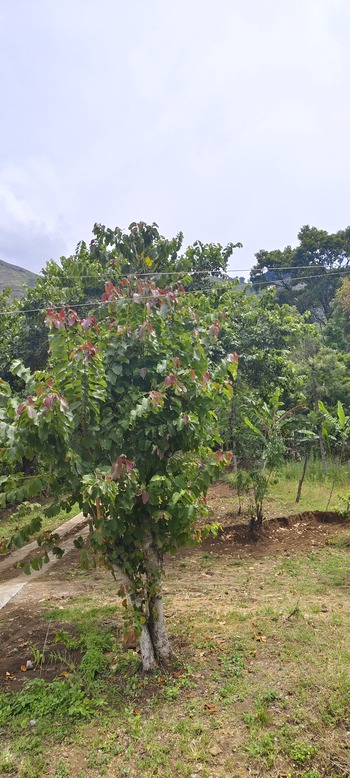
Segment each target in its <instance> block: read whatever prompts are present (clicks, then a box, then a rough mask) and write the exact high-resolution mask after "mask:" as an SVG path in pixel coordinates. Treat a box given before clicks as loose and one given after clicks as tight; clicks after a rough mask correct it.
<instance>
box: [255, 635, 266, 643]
mask: <svg viewBox="0 0 350 778" xmlns="http://www.w3.org/2000/svg"><path fill="white" fill-rule="evenodd" d="M256 640H257V641H258V643H266V637H265V635H257V636H256Z"/></svg>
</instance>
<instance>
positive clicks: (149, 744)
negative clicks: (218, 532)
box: [0, 542, 350, 778]
mask: <svg viewBox="0 0 350 778" xmlns="http://www.w3.org/2000/svg"><path fill="white" fill-rule="evenodd" d="M187 560H188V561H187V565H186V567H185V568H183V567H181V562H180V561H177V560H169V562H168V564H167V581H166V587H167V594H166V597H165V610H166V614H167V616H168V621H169V626H170V630H171V633H172V636H173V641H174V645H175V650H176V652H177V662H176V665H175V666H174V668H173V669H172V670H170V671H165V670H163V671H160V672H158V673H156V674H155V675H154V676H142V674H141V673H140V666H139V657H138V654H137V653H136V652H135V651H133V650H131V651H126V652H125V651H123V649H122V646H121V640H120V636H121V633H122V625H123V613H122V611H123V608H122V607H121V606H120V605H118V604H116V595H115V589H116V587H115V584H114V583H113V580H112V579H111V578H110V576H109V575H108V574H107V572H106V573H102V572H101V574H100V575H99V578H98V588H96V591H93V592H90V591H89V592H86V590H85V589H84V579H82V577H81V575H79V577H77V578H76V579H75V580H76V582H77V584H76V585H77V593H76V597H75V599H74V600H69V601H68V602H66V603H65V604H64V606H63V610H62V609H61V608H53V607H52V603H50V602H48V603H47V604H41V606H38V617H39V616H40V618H42V617H43V616H45V618H46V619H48V620H50V622H51V630H53V631H54V633H55V634H56V636H57V640H59V641H61V643H62V642H63V643H64V645H65V647H66V649H67V652H68V653H69V652H70V651H71V650H72V649H74V648H75V649H76V648H77V647H78V646H79V647H80V649H81V658H80V660H79V662H78V663H77V666H76V667H73V668H70V672H69V674H68V677H65V678H58V679H57V680H55V681H53V682H52V683H51V684H47V683H45V682H44V681H43V680H42V679H40V678H38V679H36V680H35V681H32V682H30V683H27V684H26V685H25V686H24V687H23V689H22V690H21V691H20V692H18V693H15V694H7V695H3V696H2V698H1V699H0V711H1V715H0V730H1V739H2V747H1V750H0V753H1V759H0V776H1V775H12V776H18V778H30V777H32V778H33V777H35V778H44V776H45V777H46V776H48V778H66V777H67V776H68V777H70V776H72V777H73V776H79V775H80V778H97V777H98V776H100V775H101V776H107V778H114V777H115V776H118V778H119V776H129V778H136V776H139V775H142V776H144V778H163V777H165V778H183V776H184V777H185V778H186V776H187V778H190V776H191V775H193V774H196V773H197V774H198V775H200V776H201V778H211V777H212V776H215V778H216V777H217V776H218V777H219V778H224V777H225V776H226V775H237V776H240V775H242V776H244V775H247V774H252V775H264V776H266V778H272V777H273V776H276V775H278V774H281V775H286V776H288V775H289V776H291V778H292V777H293V778H294V777H295V778H299V776H300V778H317V776H323V775H327V776H333V778H341V776H344V775H346V774H347V773H346V769H345V767H344V769H343V772H339V770H338V772H337V767H334V768H333V767H332V766H329V754H330V750H331V753H332V758H334V764H335V765H336V764H339V765H342V764H345V763H346V760H348V750H347V749H346V747H345V746H346V738H345V732H346V731H348V729H349V727H350V682H349V667H350V652H349V645H348V634H349V629H350V605H349V585H350V554H349V551H348V549H347V548H345V547H344V545H342V544H340V543H338V542H337V543H334V544H332V545H327V546H325V547H324V548H318V549H317V550H315V551H314V552H312V554H311V553H310V554H308V553H299V554H297V555H295V556H292V557H287V558H285V559H280V558H279V559H276V558H271V557H266V558H259V559H258V560H256V559H254V557H252V558H247V559H245V560H241V561H242V562H243V564H242V565H232V564H230V562H229V561H227V560H226V559H225V558H223V557H221V556H219V554H215V553H213V554H212V555H211V558H210V560H208V559H207V558H206V557H204V556H203V552H202V551H201V550H200V549H197V550H196V551H194V552H193V553H191V556H190V557H187ZM208 561H210V572H211V573H212V575H210V576H207V575H206V574H205V570H206V569H207V568H206V565H207V564H208ZM204 563H205V565H204ZM73 572H74V571H72V572H71V573H69V571H67V575H68V574H69V575H72V574H73ZM84 576H86V578H87V580H90V581H91V580H94V579H91V578H88V574H87V573H84ZM199 582H200V586H198V584H199ZM195 595H196V596H195ZM39 611H40V613H39ZM330 744H331V745H330Z"/></svg>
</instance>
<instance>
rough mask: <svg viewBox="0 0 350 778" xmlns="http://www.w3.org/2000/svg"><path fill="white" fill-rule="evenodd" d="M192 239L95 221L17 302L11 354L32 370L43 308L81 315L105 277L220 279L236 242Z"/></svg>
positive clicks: (43, 335) (40, 355)
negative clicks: (73, 247) (16, 333)
mask: <svg viewBox="0 0 350 778" xmlns="http://www.w3.org/2000/svg"><path fill="white" fill-rule="evenodd" d="M240 245H241V244H233V243H229V244H228V245H227V246H225V247H223V246H221V245H220V244H218V243H202V242H201V241H195V243H194V244H193V245H192V246H189V247H188V248H186V249H183V234H182V232H179V233H178V235H176V236H175V237H174V238H172V239H170V240H169V239H167V238H165V237H164V236H163V235H161V233H160V232H159V228H158V226H157V225H156V224H146V223H145V222H138V223H136V222H133V223H132V224H130V226H129V228H128V230H126V231H123V230H121V229H120V228H119V227H116V228H115V229H110V228H106V227H105V226H104V225H101V224H95V226H94V229H93V237H92V240H91V241H90V243H89V244H87V243H85V242H84V241H82V242H80V243H79V244H78V246H77V248H76V251H75V253H74V254H73V255H72V256H69V257H61V259H60V262H59V263H58V262H55V261H53V260H50V261H49V262H47V264H46V266H45V268H44V269H43V271H42V273H41V275H40V276H38V277H37V280H36V284H35V287H34V288H33V289H28V292H27V294H26V296H25V298H24V299H23V300H22V301H21V303H20V304H19V305H17V307H18V309H19V311H20V312H21V313H20V323H21V326H20V335H19V338H17V340H16V349H15V348H13V349H12V358H17V357H20V358H21V359H22V360H23V361H24V362H25V364H26V365H27V366H28V367H30V368H31V369H32V370H36V369H42V368H43V367H44V366H45V365H46V362H47V355H48V339H47V330H46V328H45V326H44V316H45V310H46V309H47V307H49V306H52V305H56V306H62V305H69V306H71V307H74V308H75V309H76V310H77V311H79V313H80V314H81V315H82V316H83V315H84V310H85V311H88V310H89V307H90V306H91V304H92V303H94V302H96V301H98V300H99V299H100V298H101V295H102V294H103V292H104V286H105V282H106V281H107V280H109V281H112V282H115V283H118V282H119V281H120V279H121V278H122V277H123V276H128V275H130V274H131V275H137V276H138V277H144V276H147V277H149V279H153V280H156V282H157V283H159V284H160V285H161V284H163V285H167V284H168V283H171V282H174V281H176V280H177V281H178V282H180V281H181V282H182V284H183V285H184V286H185V288H186V289H188V290H190V289H191V290H192V289H193V290H195V289H206V290H208V289H209V290H210V288H211V287H213V285H215V282H216V283H217V281H218V279H220V278H221V279H223V277H224V275H225V272H226V270H227V265H228V260H229V258H230V256H231V254H232V252H233V250H234V248H236V247H237V246H240Z"/></svg>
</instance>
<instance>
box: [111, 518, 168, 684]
mask: <svg viewBox="0 0 350 778" xmlns="http://www.w3.org/2000/svg"><path fill="white" fill-rule="evenodd" d="M142 548H143V552H144V563H145V569H146V583H145V587H144V592H143V594H141V593H140V594H139V595H138V596H136V595H135V594H134V595H133V594H132V591H133V587H132V581H131V579H130V578H129V576H128V575H127V574H126V573H124V572H123V570H121V568H119V567H117V566H116V565H114V571H115V573H116V574H117V575H118V577H119V579H120V580H121V581H122V582H123V584H124V587H125V596H126V598H127V600H128V602H129V605H130V607H131V608H135V609H136V610H137V611H138V612H139V614H140V616H141V618H142V619H145V618H146V623H145V624H144V625H143V627H142V630H141V635H140V652H141V663H142V670H143V672H144V673H149V672H151V671H152V670H155V669H156V668H157V667H158V666H159V664H162V663H166V662H169V660H170V659H171V657H172V653H173V652H172V649H171V645H170V641H169V637H168V633H167V630H166V627H165V621H164V613H163V600H162V558H161V555H160V553H159V551H158V549H157V547H156V545H155V543H154V540H153V537H152V534H151V532H148V533H147V535H146V537H145V539H144V541H143V544H142Z"/></svg>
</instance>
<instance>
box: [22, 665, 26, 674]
mask: <svg viewBox="0 0 350 778" xmlns="http://www.w3.org/2000/svg"><path fill="white" fill-rule="evenodd" d="M21 670H22V673H26V672H27V665H21Z"/></svg>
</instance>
